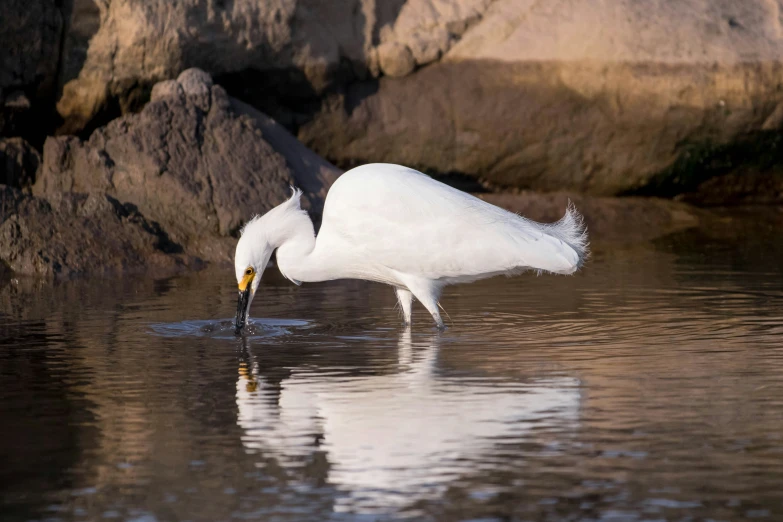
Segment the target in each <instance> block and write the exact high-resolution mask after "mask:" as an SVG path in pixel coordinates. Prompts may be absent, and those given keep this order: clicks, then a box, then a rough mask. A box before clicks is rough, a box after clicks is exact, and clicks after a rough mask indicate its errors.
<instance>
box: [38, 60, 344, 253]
mask: <svg viewBox="0 0 783 522" xmlns="http://www.w3.org/2000/svg"><path fill="white" fill-rule="evenodd" d="M153 93H154V97H153V101H152V102H151V103H149V104H148V105H147V106H146V107H145V108H144V110H143V111H142V112H141V113H139V114H132V115H127V116H124V117H122V118H119V119H117V120H114V121H112V122H111V123H110V124H108V125H107V126H105V127H101V128H99V129H97V130H96V131H95V132H94V133H93V134H92V136H91V137H90V139H89V140H87V141H81V140H80V139H78V138H76V137H58V138H50V139H48V140H47V141H46V144H45V147H44V163H43V168H42V170H41V175H40V178H39V179H38V181H37V182H36V184H35V186H34V189H33V190H34V193H35V194H36V195H37V196H39V197H43V198H47V199H49V198H51V197H53V196H57V195H58V194H60V193H63V192H66V193H68V192H75V193H84V194H106V195H108V196H110V197H111V198H114V199H116V200H118V201H119V202H120V203H121V204H123V205H126V204H131V205H133V206H134V207H135V208H137V209H138V211H139V212H140V214H141V215H143V216H144V218H145V219H147V220H149V222H150V223H154V224H155V226H159V227H161V230H164V231H165V232H166V234H167V235H168V236H169V237H170V238H171V240H172V241H173V242H175V243H177V244H179V245H181V246H182V248H183V249H184V251H185V252H187V253H188V254H192V255H195V256H198V257H200V258H202V259H205V260H207V261H217V262H228V261H230V260H231V259H232V256H233V248H234V240H233V237H232V236H236V235H237V233H238V230H239V228H240V226H241V225H242V224H243V223H244V222H245V221H247V220H248V219H249V218H250V217H252V216H253V215H255V214H260V213H264V212H266V211H267V210H269V209H271V208H272V207H273V206H275V205H277V204H279V203H281V202H282V201H284V200H285V199H287V198H288V197H289V196H290V189H289V187H290V186H291V185H298V186H301V187H302V188H303V189H304V190H305V191H306V193H305V196H306V201H305V204H309V205H310V207H311V208H312V209H313V210H315V211H318V209H320V208H321V205H322V202H323V195H324V194H325V193H326V190H327V189H328V185H330V184H331V182H332V181H334V179H336V176H337V175H338V174H339V171H338V170H337V169H335V168H334V167H331V166H330V165H329V164H328V163H326V162H325V161H323V160H322V159H320V158H318V157H317V156H316V155H314V154H313V153H312V152H309V153H307V152H305V151H304V147H303V146H301V144H296V143H291V142H295V140H294V138H293V137H292V136H290V135H288V137H287V138H286V135H287V133H286V132H285V131H283V130H282V129H279V128H277V127H276V125H275V124H274V122H273V121H271V120H269V119H268V118H265V117H264V116H263V115H261V114H259V113H257V112H255V111H253V109H250V108H248V107H246V106H243V105H242V104H239V105H238V106H236V107H235V105H234V104H235V102H234V101H232V100H231V99H230V98H229V97H228V96H227V95H226V93H225V91H224V90H223V89H222V88H221V87H219V86H216V85H213V84H212V79H211V78H210V77H209V76H208V75H206V74H205V73H204V72H203V71H197V70H187V71H184V72H183V73H182V74H181V75H180V76H179V78H178V79H177V80H176V82H174V83H172V82H165V83H164V84H162V85H158V86H156V87H155V88H154V89H153ZM266 136H269V140H271V141H273V142H275V143H277V144H278V145H280V146H281V148H282V149H283V152H284V155H281V154H279V153H278V152H277V151H276V150H275V148H274V147H273V146H272V145H271V144H270V142H269V141H267V140H266V139H265V138H266ZM286 156H287V157H288V158H290V159H291V163H288V162H287V161H286Z"/></svg>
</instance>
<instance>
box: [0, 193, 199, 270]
mask: <svg viewBox="0 0 783 522" xmlns="http://www.w3.org/2000/svg"><path fill="white" fill-rule="evenodd" d="M180 252H181V247H180V246H179V245H177V244H175V243H173V242H171V241H170V240H169V238H168V237H167V236H166V234H165V233H164V232H163V231H162V230H160V228H159V227H158V226H156V225H155V224H153V223H150V222H148V221H147V220H146V219H144V217H143V216H141V215H140V214H139V212H138V211H137V210H136V209H135V208H134V207H133V206H132V205H130V204H124V205H123V204H121V203H120V202H118V201H117V200H115V199H113V198H111V197H109V196H105V195H101V194H89V195H87V194H58V195H56V196H54V197H51V198H49V199H48V200H45V199H41V198H37V197H33V196H30V195H26V194H23V193H22V192H20V191H19V190H17V189H14V188H12V187H7V186H4V185H0V264H2V265H5V266H7V267H8V268H10V269H11V270H13V271H14V272H15V273H17V274H24V275H38V276H46V277H50V278H52V277H57V278H63V277H71V276H74V275H79V274H85V273H92V274H95V273H101V272H110V271H113V272H121V271H129V270H133V269H140V268H142V267H143V268H145V270H150V271H154V270H155V269H157V270H165V271H172V270H176V269H178V268H184V267H186V266H191V267H193V266H198V260H196V259H193V258H191V257H188V256H183V255H181V254H180Z"/></svg>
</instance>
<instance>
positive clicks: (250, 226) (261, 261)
mask: <svg viewBox="0 0 783 522" xmlns="http://www.w3.org/2000/svg"><path fill="white" fill-rule="evenodd" d="M263 232H264V230H263V225H262V223H261V220H260V219H259V218H254V219H252V220H251V221H249V222H248V223H247V225H245V227H244V228H243V229H242V237H240V238H239V243H237V249H236V253H235V255H234V270H235V272H236V276H237V287H238V288H239V299H238V300H237V317H236V329H237V333H239V332H240V331H241V330H242V328H244V327H245V322H246V321H247V315H248V311H249V310H250V303H251V302H252V301H253V297H255V295H256V290H258V285H259V284H260V283H261V276H262V275H263V273H264V269H265V268H266V265H267V264H268V263H269V258H270V257H272V251H273V248H272V247H271V246H270V245H269V242H268V241H267V239H266V237H265V234H264V233H263Z"/></svg>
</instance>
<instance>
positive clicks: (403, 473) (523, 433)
mask: <svg viewBox="0 0 783 522" xmlns="http://www.w3.org/2000/svg"><path fill="white" fill-rule="evenodd" d="M439 345H440V342H439V337H438V336H433V337H429V338H428V339H426V340H425V341H424V342H413V341H412V338H411V332H410V330H406V331H404V332H402V333H401V334H400V338H399V342H398V368H399V371H398V372H396V373H392V374H389V375H372V376H358V377H346V378H335V377H332V376H330V377H329V378H326V376H324V375H318V374H313V373H309V372H306V371H301V370H293V371H291V372H290V374H288V376H287V377H285V378H283V379H282V380H280V379H277V378H275V377H274V376H270V377H266V376H265V375H264V372H263V369H262V368H261V366H260V364H259V362H258V361H257V360H256V359H255V357H254V356H253V349H252V347H251V346H247V345H246V346H245V349H244V351H243V356H242V358H241V361H240V363H239V377H238V379H237V386H236V389H237V395H236V400H237V407H238V417H237V422H238V424H239V426H240V427H241V428H242V429H243V430H244V436H243V437H242V443H243V445H244V447H245V449H246V451H247V452H248V453H261V454H262V455H263V456H264V457H265V458H268V457H273V458H274V459H275V460H276V461H277V463H278V464H279V465H280V466H281V467H283V468H288V469H290V470H293V469H294V468H300V467H302V466H303V465H304V464H306V463H308V462H312V461H313V460H314V459H317V458H319V457H318V456H319V455H321V454H323V455H325V458H326V460H327V462H328V466H329V469H328V472H327V476H326V477H324V478H325V479H326V480H327V481H328V482H329V483H330V484H331V485H333V486H334V487H336V488H337V489H338V490H339V491H341V492H342V493H344V494H345V495H344V496H341V497H340V498H339V499H338V500H337V505H336V506H335V508H336V509H337V510H338V511H340V510H348V511H352V512H363V511H368V510H369V511H371V510H372V508H373V507H375V508H376V509H377V508H380V507H385V508H386V509H388V508H389V506H390V505H398V506H402V505H410V503H412V502H415V501H416V500H420V499H423V498H432V497H434V496H436V495H438V494H442V493H443V491H445V489H446V488H447V487H448V480H449V479H450V478H457V477H458V476H459V474H461V473H464V472H465V469H464V465H461V464H459V461H461V460H462V461H463V462H464V460H465V459H473V458H475V457H478V456H481V455H484V454H487V453H491V452H492V451H493V448H494V447H496V446H497V445H499V444H502V442H503V441H504V440H513V441H516V442H519V441H520V440H524V439H526V438H536V437H537V433H538V432H544V431H545V429H546V428H552V427H554V426H557V427H559V428H560V429H561V431H562V429H564V428H565V429H573V428H575V427H576V426H577V423H578V422H579V413H580V403H581V391H580V383H579V380H578V379H576V378H572V377H562V376H561V377H552V378H538V379H533V380H529V381H526V382H514V381H511V380H507V379H505V380H494V379H493V380H492V382H491V386H490V385H489V384H488V383H487V382H486V381H485V380H481V381H479V380H471V379H460V378H443V377H440V376H439V375H438V351H439V349H440V346H439Z"/></svg>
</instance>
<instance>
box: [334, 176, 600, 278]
mask: <svg viewBox="0 0 783 522" xmlns="http://www.w3.org/2000/svg"><path fill="white" fill-rule="evenodd" d="M319 243H322V244H323V245H324V246H325V247H326V246H329V245H342V247H344V248H345V249H346V251H350V252H351V256H353V257H354V259H355V261H356V263H365V264H373V265H375V266H377V267H378V268H379V269H389V270H393V271H396V272H399V273H402V274H411V275H416V276H418V277H424V278H428V279H431V280H438V281H442V282H443V283H446V284H447V283H454V282H467V281H472V280H476V279H480V278H483V277H490V276H493V275H497V274H512V273H518V272H521V271H524V270H528V269H532V270H542V271H547V272H553V273H558V274H570V273H573V272H574V271H576V270H577V269H578V268H579V267H580V266H581V265H582V263H583V262H584V259H585V257H586V253H587V234H586V232H585V229H584V226H583V224H582V219H581V216H579V214H578V213H577V212H576V210H575V209H573V208H572V207H571V208H569V209H568V210H567V211H566V214H565V216H564V217H563V219H561V220H560V221H558V222H556V223H552V224H541V223H536V222H533V221H530V220H528V219H525V218H522V217H520V216H518V215H516V214H513V213H511V212H507V211H505V210H503V209H500V208H498V207H496V206H494V205H491V204H489V203H487V202H485V201H482V200H480V199H478V198H476V197H473V196H471V195H469V194H466V193H464V192H461V191H459V190H456V189H454V188H451V187H449V186H447V185H444V184H442V183H439V182H437V181H435V180H433V179H432V178H430V177H428V176H425V175H424V174H421V173H419V172H417V171H415V170H412V169H409V168H406V167H401V166H398V165H389V164H371V165H364V166H362V167H358V168H355V169H353V170H350V171H348V172H346V173H345V174H343V175H342V176H341V177H340V178H339V179H338V180H337V182H335V184H334V185H333V186H332V188H331V190H330V191H329V195H328V197H327V199H326V205H325V208H324V219H323V225H322V228H321V231H320V234H319Z"/></svg>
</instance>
